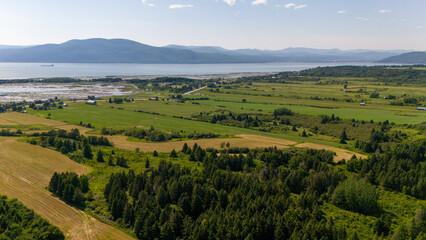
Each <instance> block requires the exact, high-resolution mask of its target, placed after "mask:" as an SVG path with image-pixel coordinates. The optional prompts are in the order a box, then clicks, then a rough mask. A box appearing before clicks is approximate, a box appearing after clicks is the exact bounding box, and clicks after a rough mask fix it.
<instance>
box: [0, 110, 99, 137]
mask: <svg viewBox="0 0 426 240" xmlns="http://www.w3.org/2000/svg"><path fill="white" fill-rule="evenodd" d="M0 125H7V126H11V127H13V125H21V126H22V125H27V126H34V125H43V126H47V127H51V128H58V129H64V130H67V131H69V130H71V129H73V128H77V129H78V130H79V131H80V133H81V134H85V133H86V132H88V131H90V130H91V129H90V128H85V127H81V126H77V125H72V124H68V123H65V122H61V121H55V120H51V119H46V118H42V117H38V116H34V115H31V114H25V113H18V112H8V113H2V114H0Z"/></svg>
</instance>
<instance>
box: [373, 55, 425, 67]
mask: <svg viewBox="0 0 426 240" xmlns="http://www.w3.org/2000/svg"><path fill="white" fill-rule="evenodd" d="M379 62H380V63H409V64H426V52H409V53H403V54H400V55H397V56H392V57H388V58H385V59H383V60H380V61H379Z"/></svg>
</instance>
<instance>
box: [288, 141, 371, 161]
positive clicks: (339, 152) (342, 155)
mask: <svg viewBox="0 0 426 240" xmlns="http://www.w3.org/2000/svg"><path fill="white" fill-rule="evenodd" d="M296 147H306V148H313V149H325V150H330V151H332V152H335V153H336V156H334V161H335V162H338V161H340V160H342V159H346V160H349V159H351V157H352V156H353V155H354V154H355V156H356V157H357V158H367V156H365V155H363V154H360V153H355V152H352V151H349V150H346V149H342V148H335V147H330V146H325V145H321V144H315V143H301V144H297V145H296Z"/></svg>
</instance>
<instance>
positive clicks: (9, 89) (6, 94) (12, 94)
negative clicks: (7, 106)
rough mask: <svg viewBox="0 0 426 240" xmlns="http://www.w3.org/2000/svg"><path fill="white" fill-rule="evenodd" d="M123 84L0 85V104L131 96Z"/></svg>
mask: <svg viewBox="0 0 426 240" xmlns="http://www.w3.org/2000/svg"><path fill="white" fill-rule="evenodd" d="M131 93H132V91H131V90H126V85H125V84H123V83H114V84H112V83H91V84H85V83H60V84H59V83H58V84H47V83H19V84H18V83H12V84H2V85H0V103H4V102H21V101H24V100H25V101H27V102H31V101H34V100H47V99H50V98H55V97H58V98H60V99H83V98H87V96H96V97H108V96H119V95H127V94H131Z"/></svg>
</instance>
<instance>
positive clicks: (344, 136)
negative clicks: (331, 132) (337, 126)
mask: <svg viewBox="0 0 426 240" xmlns="http://www.w3.org/2000/svg"><path fill="white" fill-rule="evenodd" d="M346 140H348V136H347V135H346V130H345V129H343V132H342V135H341V136H340V143H341V144H346Z"/></svg>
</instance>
